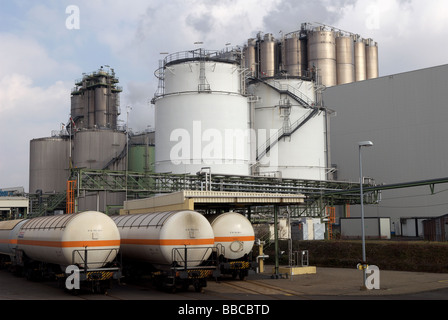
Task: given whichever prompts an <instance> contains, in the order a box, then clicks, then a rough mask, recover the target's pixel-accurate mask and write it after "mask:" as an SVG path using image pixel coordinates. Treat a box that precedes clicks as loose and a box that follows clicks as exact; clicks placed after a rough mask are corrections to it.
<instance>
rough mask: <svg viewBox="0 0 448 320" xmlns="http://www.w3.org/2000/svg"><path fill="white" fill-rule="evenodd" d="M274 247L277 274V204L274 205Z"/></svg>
mask: <svg viewBox="0 0 448 320" xmlns="http://www.w3.org/2000/svg"><path fill="white" fill-rule="evenodd" d="M274 248H275V272H274V274H275V275H276V276H278V267H279V262H278V258H279V257H278V254H279V250H278V205H276V204H275V205H274Z"/></svg>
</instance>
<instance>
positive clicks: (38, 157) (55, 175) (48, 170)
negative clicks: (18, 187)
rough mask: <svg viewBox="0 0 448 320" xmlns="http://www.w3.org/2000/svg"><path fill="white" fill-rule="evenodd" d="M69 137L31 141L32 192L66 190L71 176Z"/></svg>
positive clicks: (30, 187)
mask: <svg viewBox="0 0 448 320" xmlns="http://www.w3.org/2000/svg"><path fill="white" fill-rule="evenodd" d="M69 150H70V142H69V139H68V137H51V138H41V139H34V140H31V142H30V186H29V191H30V193H35V192H36V190H42V192H43V193H54V192H56V193H58V192H65V191H66V188H67V179H68V176H69V170H68V168H69Z"/></svg>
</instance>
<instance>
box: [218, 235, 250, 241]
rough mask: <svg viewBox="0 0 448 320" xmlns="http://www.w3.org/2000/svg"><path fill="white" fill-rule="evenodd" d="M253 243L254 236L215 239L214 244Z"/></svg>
mask: <svg viewBox="0 0 448 320" xmlns="http://www.w3.org/2000/svg"><path fill="white" fill-rule="evenodd" d="M233 241H255V236H244V237H238V236H236V237H215V242H233Z"/></svg>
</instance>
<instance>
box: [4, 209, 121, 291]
mask: <svg viewBox="0 0 448 320" xmlns="http://www.w3.org/2000/svg"><path fill="white" fill-rule="evenodd" d="M119 249H120V234H119V232H118V229H117V227H116V225H115V223H114V222H113V220H112V219H111V218H110V217H108V216H107V215H105V214H103V213H101V212H95V211H88V212H83V213H78V214H66V215H59V216H49V217H39V218H34V219H29V220H14V221H4V222H0V258H1V260H2V261H3V262H7V263H10V264H11V271H13V272H15V273H18V274H24V275H26V276H27V278H28V279H42V278H56V279H58V280H61V285H62V284H63V283H64V282H62V281H64V280H67V277H69V276H71V275H72V274H73V273H72V271H67V270H68V269H67V267H68V266H72V268H78V271H79V277H78V279H79V282H77V283H74V281H73V282H70V283H71V285H72V286H71V287H68V286H67V283H65V285H66V288H67V289H70V290H71V289H81V286H82V287H83V288H88V289H89V290H91V291H92V292H104V291H105V290H106V289H108V288H109V287H110V283H111V280H112V279H117V278H118V277H120V276H121V269H120V267H119V265H118V264H117V262H116V260H115V258H116V257H117V254H118V251H119ZM74 270H76V269H74ZM78 285H79V286H78Z"/></svg>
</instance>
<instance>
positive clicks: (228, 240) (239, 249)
mask: <svg viewBox="0 0 448 320" xmlns="http://www.w3.org/2000/svg"><path fill="white" fill-rule="evenodd" d="M207 218H208V220H209V221H210V224H211V226H212V228H213V233H214V235H215V246H216V248H217V252H218V256H219V262H220V272H221V273H222V274H231V275H232V276H234V277H235V276H236V275H239V277H240V279H244V278H245V277H246V276H247V274H248V271H249V270H250V269H251V268H255V267H256V263H255V262H252V256H251V251H252V248H253V246H254V241H255V232H254V228H253V227H252V224H251V223H250V221H249V220H248V219H247V218H246V217H245V216H243V215H242V214H239V213H237V212H227V213H223V214H219V215H211V216H209V217H207Z"/></svg>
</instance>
